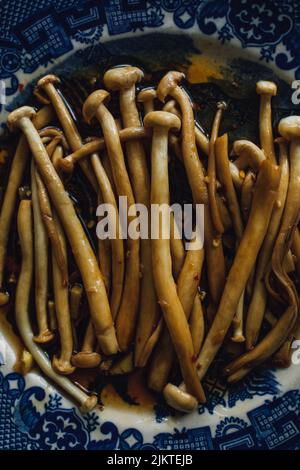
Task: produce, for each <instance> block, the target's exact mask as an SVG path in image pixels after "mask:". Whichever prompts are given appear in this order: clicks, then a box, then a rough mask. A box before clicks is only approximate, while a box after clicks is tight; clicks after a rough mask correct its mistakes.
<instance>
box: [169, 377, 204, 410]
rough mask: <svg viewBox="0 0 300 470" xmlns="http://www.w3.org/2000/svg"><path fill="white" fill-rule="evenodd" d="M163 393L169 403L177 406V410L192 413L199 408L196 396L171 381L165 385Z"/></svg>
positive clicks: (174, 406)
mask: <svg viewBox="0 0 300 470" xmlns="http://www.w3.org/2000/svg"><path fill="white" fill-rule="evenodd" d="M163 395H164V397H165V400H166V402H167V403H168V405H170V406H172V408H175V410H179V411H183V412H185V413H190V412H191V411H193V410H194V409H195V408H197V404H198V403H197V400H196V398H195V397H193V396H192V395H190V394H189V393H187V392H185V391H184V390H181V389H180V388H179V387H176V385H173V384H171V383H169V384H167V385H166V386H165V388H164V390H163Z"/></svg>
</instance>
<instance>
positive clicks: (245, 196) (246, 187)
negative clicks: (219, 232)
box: [241, 171, 255, 223]
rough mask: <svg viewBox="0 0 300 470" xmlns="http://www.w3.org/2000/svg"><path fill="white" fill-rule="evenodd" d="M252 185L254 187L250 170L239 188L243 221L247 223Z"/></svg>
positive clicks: (253, 178) (253, 179) (253, 175)
mask: <svg viewBox="0 0 300 470" xmlns="http://www.w3.org/2000/svg"><path fill="white" fill-rule="evenodd" d="M254 187H255V174H254V173H253V172H252V171H248V173H247V174H246V177H245V179H244V181H243V184H242V190H241V212H242V214H243V219H244V222H245V223H247V220H248V217H249V214H250V210H251V205H252V200H253V192H254Z"/></svg>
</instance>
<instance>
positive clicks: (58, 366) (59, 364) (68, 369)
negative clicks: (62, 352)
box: [52, 356, 75, 375]
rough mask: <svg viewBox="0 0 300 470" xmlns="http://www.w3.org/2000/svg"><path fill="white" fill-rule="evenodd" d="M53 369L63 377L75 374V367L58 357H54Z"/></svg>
mask: <svg viewBox="0 0 300 470" xmlns="http://www.w3.org/2000/svg"><path fill="white" fill-rule="evenodd" d="M52 367H53V369H54V370H55V372H57V373H58V374H61V375H70V374H72V373H73V372H74V370H75V367H74V366H72V365H71V363H69V362H67V361H63V360H61V359H60V358H58V357H57V356H53V358H52Z"/></svg>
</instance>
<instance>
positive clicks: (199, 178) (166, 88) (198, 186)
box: [157, 72, 208, 204]
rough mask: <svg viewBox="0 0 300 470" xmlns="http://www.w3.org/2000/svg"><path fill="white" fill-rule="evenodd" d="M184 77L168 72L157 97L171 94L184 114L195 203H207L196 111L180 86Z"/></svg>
mask: <svg viewBox="0 0 300 470" xmlns="http://www.w3.org/2000/svg"><path fill="white" fill-rule="evenodd" d="M183 78H184V75H183V74H182V73H179V72H168V73H167V74H166V75H165V76H164V77H163V78H162V79H161V81H160V82H159V84H158V87H157V97H158V98H159V100H160V101H162V102H164V101H165V98H166V96H168V95H170V96H172V97H173V98H174V99H175V100H176V101H177V103H178V105H179V107H180V110H181V115H182V142H181V145H182V157H183V162H184V166H185V169H186V173H187V177H188V181H189V184H190V187H191V190H192V194H193V199H194V203H195V204H201V203H204V204H207V202H208V192H207V187H206V183H205V180H204V174H203V168H202V165H201V162H200V159H199V156H198V152H197V147H196V138H195V121H194V112H193V108H192V105H191V101H190V99H189V97H188V95H187V93H186V92H185V91H184V90H183V89H182V88H180V87H179V86H178V83H180V82H181V80H182V79H183Z"/></svg>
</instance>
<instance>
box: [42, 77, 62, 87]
mask: <svg viewBox="0 0 300 470" xmlns="http://www.w3.org/2000/svg"><path fill="white" fill-rule="evenodd" d="M48 83H53V84H54V83H60V79H59V78H58V77H57V76H56V75H52V74H49V75H45V76H44V77H42V78H40V79H39V81H38V82H37V84H36V86H37V88H41V87H43V86H45V85H48Z"/></svg>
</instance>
